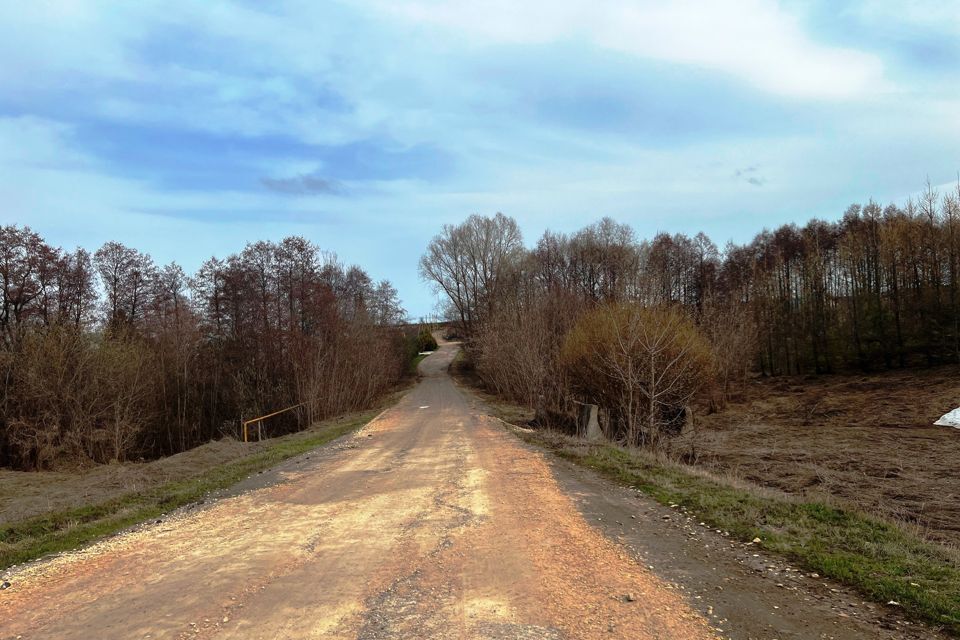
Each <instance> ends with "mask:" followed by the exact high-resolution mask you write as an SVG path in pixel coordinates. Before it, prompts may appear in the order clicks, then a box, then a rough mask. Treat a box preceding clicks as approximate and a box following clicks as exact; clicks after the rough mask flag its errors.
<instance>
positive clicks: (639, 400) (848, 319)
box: [420, 185, 960, 442]
mask: <svg viewBox="0 0 960 640" xmlns="http://www.w3.org/2000/svg"><path fill="white" fill-rule="evenodd" d="M420 270H421V275H422V277H423V278H424V279H425V280H426V281H428V282H431V283H433V284H434V285H435V286H436V288H437V289H438V290H439V291H441V292H443V293H444V294H446V300H447V303H448V307H449V309H448V315H449V316H450V317H451V318H452V319H453V320H455V321H456V322H457V323H458V324H459V325H460V326H461V330H462V331H463V333H464V335H465V336H466V338H467V340H466V351H467V354H468V356H469V360H470V362H471V363H472V365H473V366H474V367H475V368H476V370H477V372H478V373H479V375H480V376H481V377H482V378H483V380H484V382H485V384H487V385H488V386H490V387H491V388H492V389H493V390H495V391H497V392H498V393H502V394H504V395H506V396H509V397H512V398H513V399H516V400H519V401H522V402H525V403H527V404H528V405H530V406H534V407H537V408H538V414H542V415H543V416H544V417H545V418H544V419H549V417H550V416H551V415H554V417H555V419H561V418H562V416H564V415H566V416H569V415H571V414H572V413H573V411H574V405H575V403H576V402H581V401H596V400H597V398H598V396H600V395H604V396H605V397H604V398H603V401H604V402H605V403H606V404H607V406H608V412H609V413H610V416H608V418H609V419H610V420H611V421H612V423H611V427H610V428H611V429H612V430H613V431H614V432H615V434H616V436H617V437H618V438H620V439H623V440H630V441H633V442H652V441H654V440H656V439H657V438H658V437H659V436H660V434H661V433H662V432H663V431H669V430H670V429H671V428H672V427H671V425H674V424H676V423H677V422H678V420H682V418H683V412H684V411H685V406H686V404H687V403H689V402H690V401H691V400H692V398H693V397H694V396H697V397H699V398H701V399H705V401H706V403H707V405H708V406H709V407H714V408H715V407H717V406H718V405H721V404H723V403H724V402H725V401H726V399H727V398H728V397H729V395H730V393H731V392H732V389H733V388H734V387H735V385H736V382H737V381H738V380H740V379H742V378H743V377H744V376H745V375H746V374H747V372H749V371H755V372H757V373H760V374H764V375H785V374H818V373H835V372H848V371H869V370H875V369H882V368H898V367H912V366H931V365H936V364H943V363H957V362H960V186H958V188H957V189H956V190H951V191H950V192H948V193H944V194H940V193H937V192H936V191H935V190H934V189H932V188H931V187H930V186H929V185H928V187H927V189H926V191H925V193H924V194H923V195H922V196H921V197H920V198H919V199H917V200H913V201H910V202H907V203H906V204H905V205H903V206H897V205H888V206H886V207H881V206H880V205H878V204H877V203H875V202H873V201H870V202H868V203H866V204H864V205H853V206H851V207H849V208H848V209H847V210H846V212H844V214H843V215H842V217H841V218H840V219H839V220H838V221H834V222H830V221H825V220H819V219H814V220H811V221H810V222H808V223H807V224H806V225H804V226H802V227H801V226H798V225H795V224H788V225H784V226H781V227H779V228H777V229H775V230H772V231H770V230H764V231H762V232H761V233H759V234H758V235H757V236H756V237H755V238H754V239H753V240H752V241H750V242H748V243H744V244H734V243H730V244H728V245H727V246H726V247H724V248H723V249H720V248H718V246H717V245H716V244H715V243H714V242H713V241H711V240H710V238H708V237H707V236H706V235H704V234H702V233H700V234H697V235H696V236H694V237H690V236H687V235H684V234H674V235H669V234H666V233H660V234H657V235H656V236H655V237H653V238H652V239H649V240H646V239H639V238H637V237H636V234H635V233H634V231H633V229H631V228H630V227H629V226H628V225H625V224H621V223H618V222H616V221H614V220H611V219H609V218H604V219H602V220H600V221H599V222H597V223H595V224H591V225H589V226H587V227H584V228H583V229H581V230H579V231H577V232H574V233H571V234H564V233H556V232H551V231H547V232H545V233H544V234H543V235H542V236H541V237H540V238H539V239H538V240H537V241H536V243H535V244H534V245H533V246H532V247H527V246H525V245H524V243H523V238H522V235H521V233H520V230H519V227H518V225H517V223H516V221H515V220H513V219H511V218H509V217H507V216H504V215H502V214H497V215H495V216H492V217H484V216H479V215H474V216H470V217H469V218H467V219H466V220H465V221H464V222H463V223H461V224H459V225H447V226H445V227H444V228H443V229H442V232H441V233H440V234H439V235H437V236H436V237H435V238H434V239H433V240H432V241H431V243H430V245H429V246H428V249H427V252H426V253H425V254H424V256H423V257H422V259H421V261H420ZM591 354H592V355H591ZM591 367H592V369H591ZM668 367H672V373H673V374H677V373H679V372H681V371H682V372H683V375H682V376H679V378H677V379H676V380H674V378H673V377H671V375H670V374H669V373H666V374H665V368H668ZM591 376H592V379H594V380H603V385H601V386H600V387H597V386H594V385H592V384H590V383H589V380H590V379H591ZM601 387H602V388H601ZM668 388H669V393H666V391H665V390H666V389H668ZM610 394H614V395H616V398H611V397H609V396H610ZM637 407H642V410H639V412H638V409H637Z"/></svg>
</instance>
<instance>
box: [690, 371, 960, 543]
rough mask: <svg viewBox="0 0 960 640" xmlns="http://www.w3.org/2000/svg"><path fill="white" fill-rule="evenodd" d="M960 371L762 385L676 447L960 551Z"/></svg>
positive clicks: (707, 418) (701, 422)
mask: <svg viewBox="0 0 960 640" xmlns="http://www.w3.org/2000/svg"><path fill="white" fill-rule="evenodd" d="M957 406H960V370H958V369H957V367H955V366H953V367H938V368H933V369H927V370H920V371H917V370H914V371H898V372H889V373H881V374H875V375H859V376H821V377H816V378H814V377H803V378H775V379H767V380H756V381H754V382H751V383H749V384H748V385H747V387H746V389H745V390H744V392H743V394H742V397H740V398H738V399H737V400H736V401H735V402H732V403H731V404H730V405H729V406H728V407H727V408H726V409H725V410H723V411H721V412H719V413H715V414H711V415H702V414H701V415H700V416H698V418H697V428H696V429H695V430H692V431H690V432H688V433H686V434H685V435H684V436H683V437H682V438H681V439H679V440H677V441H674V442H673V443H672V444H671V449H672V451H673V452H674V453H675V454H678V455H683V456H684V457H685V458H686V459H687V460H688V461H690V462H693V463H694V464H695V465H696V466H698V467H701V468H704V469H708V470H710V471H713V472H716V473H720V474H724V475H733V476H735V477H738V478H742V479H743V480H747V481H749V482H753V483H756V484H759V485H761V486H765V487H772V488H776V489H779V490H781V491H785V492H787V493H790V494H796V495H802V496H805V497H813V498H817V499H824V498H828V499H830V500H836V501H840V502H843V503H846V504H850V505H853V506H855V507H857V508H859V509H862V510H864V511H866V512H869V513H875V514H878V515H881V516H884V517H888V518H893V519H895V520H897V521H900V522H902V523H906V524H908V525H910V526H911V527H913V528H915V529H916V531H917V532H918V533H920V534H921V535H923V536H924V537H926V538H928V539H930V540H935V541H938V542H942V543H947V544H950V545H954V546H960V475H958V474H957V467H956V464H957V461H958V460H960V430H956V429H950V428H946V427H934V426H932V423H933V422H934V421H935V420H936V419H937V418H938V417H940V415H941V414H943V413H945V412H946V411H948V410H950V409H952V408H954V407H957Z"/></svg>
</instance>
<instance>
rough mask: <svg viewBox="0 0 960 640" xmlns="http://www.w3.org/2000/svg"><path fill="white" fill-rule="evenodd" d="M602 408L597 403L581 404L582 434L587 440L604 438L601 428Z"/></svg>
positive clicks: (580, 425)
mask: <svg viewBox="0 0 960 640" xmlns="http://www.w3.org/2000/svg"><path fill="white" fill-rule="evenodd" d="M599 415H600V408H599V407H597V405H595V404H582V405H580V424H579V427H580V436H581V437H583V438H586V439H587V440H601V439H603V431H602V430H601V429H600V418H599Z"/></svg>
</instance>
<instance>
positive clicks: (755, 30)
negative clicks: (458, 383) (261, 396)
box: [0, 0, 960, 315]
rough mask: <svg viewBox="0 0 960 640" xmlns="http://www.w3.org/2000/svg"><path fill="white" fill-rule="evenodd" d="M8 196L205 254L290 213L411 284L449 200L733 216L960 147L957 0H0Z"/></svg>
mask: <svg viewBox="0 0 960 640" xmlns="http://www.w3.org/2000/svg"><path fill="white" fill-rule="evenodd" d="M0 59H2V60H4V63H3V65H2V66H0V204H2V209H0V222H3V223H18V224H26V225H29V226H31V227H33V228H34V229H35V230H37V231H39V232H40V233H41V234H42V235H44V236H45V237H46V238H47V239H48V240H49V241H51V242H53V243H55V244H59V245H62V246H64V247H66V248H72V247H74V246H76V245H81V246H84V247H87V248H89V249H91V250H92V249H96V248H97V247H98V246H99V245H100V244H102V243H103V242H105V241H107V240H119V241H121V242H124V243H126V244H129V245H132V246H135V247H137V248H139V249H141V250H143V251H147V252H149V253H151V254H152V255H153V256H154V258H155V259H156V260H157V261H158V262H167V261H170V260H176V261H178V262H180V263H181V264H182V265H183V266H184V267H185V268H187V269H188V270H193V269H195V268H196V267H197V266H198V265H199V264H200V262H202V261H203V260H204V259H206V258H208V257H210V256H211V255H218V256H223V255H226V254H227V253H231V252H235V251H238V250H239V249H241V248H242V247H243V245H244V244H245V243H246V242H248V241H253V240H257V239H279V238H282V237H283V236H285V235H290V234H299V235H304V236H306V237H307V238H309V239H311V240H312V241H314V242H315V243H317V244H318V245H320V246H321V247H323V248H324V249H328V250H332V251H335V252H336V253H337V254H339V256H340V258H341V259H342V260H343V261H345V262H348V263H358V264H360V265H362V266H363V267H365V268H366V269H367V270H368V271H369V272H370V273H371V274H372V275H373V276H374V277H375V278H388V279H390V280H391V281H393V282H394V283H395V284H396V285H397V286H398V288H399V290H400V293H401V296H402V297H403V301H404V303H405V305H406V307H407V308H408V310H409V311H410V312H411V313H412V314H413V315H422V314H426V313H429V312H430V311H431V310H432V308H433V304H434V296H433V295H432V294H431V293H430V291H429V288H428V287H427V286H426V285H424V284H423V283H421V282H420V281H419V279H418V277H417V269H416V263H417V259H418V258H419V256H420V255H421V253H422V252H423V249H424V247H425V246H426V244H427V242H428V241H429V239H430V237H431V236H432V235H433V234H435V233H436V232H437V231H438V230H439V228H440V226H441V225H442V224H444V223H450V222H458V221H460V220H462V219H463V218H464V217H466V216H467V215H469V214H471V213H475V212H477V213H484V214H492V213H495V212H496V211H503V212H504V213H506V214H508V215H511V216H513V217H515V218H517V220H518V221H519V222H520V224H521V227H522V229H523V231H524V233H525V237H526V239H527V241H528V242H533V241H535V240H536V238H537V237H538V236H539V235H540V234H541V233H542V232H543V231H544V229H546V228H551V229H554V230H560V231H570V230H574V229H577V228H580V227H582V226H584V225H586V224H588V223H590V222H593V221H594V220H596V219H598V218H600V217H602V216H605V215H609V216H612V217H614V218H616V219H617V220H621V221H625V222H629V223H630V224H632V225H633V226H634V228H635V229H636V230H637V232H638V233H639V234H640V235H641V236H650V235H652V234H654V233H655V232H657V231H661V230H662V231H668V232H671V233H674V232H685V233H691V234H692V233H696V232H697V231H701V230H702V231H705V232H707V233H708V234H709V235H710V236H711V237H712V238H714V240H715V241H716V242H718V244H723V243H725V242H726V241H727V240H731V239H732V240H734V241H745V240H748V239H750V238H751V237H752V236H753V235H754V234H755V233H756V232H758V231H759V230H760V229H762V228H764V227H772V226H775V225H779V224H782V223H784V222H789V221H797V222H804V221H806V220H807V219H809V218H811V217H814V216H818V217H827V218H837V217H838V216H839V215H840V214H841V213H842V212H843V209H844V208H845V207H846V205H848V204H850V203H852V202H855V201H864V200H866V199H868V198H871V197H872V198H874V199H876V200H879V201H881V202H884V203H886V202H890V201H896V202H902V201H903V200H904V199H905V198H907V197H909V196H910V195H911V194H914V193H916V192H917V191H918V190H919V189H920V188H921V187H922V186H923V184H924V182H925V181H926V179H927V177H928V176H929V178H930V180H931V181H932V182H933V183H934V184H935V185H944V186H945V188H949V185H950V184H952V183H955V181H956V179H957V171H958V169H960V3H957V2H932V1H931V2H880V1H871V0H863V1H858V2H839V1H831V0H824V1H823V2H773V1H768V0H733V1H729V2H721V1H718V0H699V1H694V0H683V1H679V2H654V1H647V0H632V1H627V0H589V1H587V0H583V1H581V0H569V1H565V0H551V1H549V2H548V1H546V0H527V1H526V2H515V1H513V0H488V1H487V2H471V1H467V0H449V1H445V2H441V1H439V0H436V1H435V0H410V1H403V0H396V1H390V0H354V1H351V2H346V1H344V2H338V1H336V0H320V1H316V0H310V1H282V0H281V1H278V2H270V3H260V2H255V1H253V0H246V1H237V2H232V3H230V2H213V1H210V2H193V1H191V2H176V1H172V0H166V1H164V2H152V1H149V0H138V1H137V2H124V3H117V2H92V1H79V0H73V1H67V0H62V1H50V2H47V1H43V0H35V1H33V2H27V3H19V2H6V3H2V5H0Z"/></svg>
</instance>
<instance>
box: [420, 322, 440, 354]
mask: <svg viewBox="0 0 960 640" xmlns="http://www.w3.org/2000/svg"><path fill="white" fill-rule="evenodd" d="M436 350H437V339H436V338H434V337H433V333H431V331H430V329H429V327H422V328H421V329H420V332H419V333H417V352H418V353H423V352H425V351H436Z"/></svg>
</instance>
